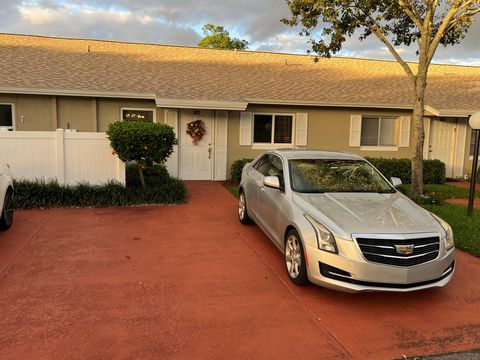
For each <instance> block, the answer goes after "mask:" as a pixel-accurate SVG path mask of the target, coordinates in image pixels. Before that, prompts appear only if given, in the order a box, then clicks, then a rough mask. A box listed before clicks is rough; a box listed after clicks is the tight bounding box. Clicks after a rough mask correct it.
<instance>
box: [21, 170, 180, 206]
mask: <svg viewBox="0 0 480 360" xmlns="http://www.w3.org/2000/svg"><path fill="white" fill-rule="evenodd" d="M139 166H140V165H130V166H128V167H127V174H126V180H127V186H126V187H123V186H122V185H121V184H119V183H117V182H114V181H112V182H109V183H106V184H104V185H90V184H86V183H80V184H77V185H73V186H72V185H60V184H59V183H58V182H57V181H45V180H36V181H28V180H21V181H14V187H15V198H14V205H15V207H16V208H17V209H35V208H44V209H47V208H59V207H63V208H68V207H111V206H131V205H144V204H155V205H166V204H182V203H185V202H186V201H187V195H188V194H187V189H186V188H185V184H184V183H183V182H182V181H180V180H178V179H174V178H171V177H170V176H169V175H168V172H167V170H166V169H165V167H164V166H160V165H155V166H153V167H151V168H148V169H147V170H146V172H145V183H146V187H145V188H142V187H140V181H139V178H138V172H137V171H138V167H139Z"/></svg>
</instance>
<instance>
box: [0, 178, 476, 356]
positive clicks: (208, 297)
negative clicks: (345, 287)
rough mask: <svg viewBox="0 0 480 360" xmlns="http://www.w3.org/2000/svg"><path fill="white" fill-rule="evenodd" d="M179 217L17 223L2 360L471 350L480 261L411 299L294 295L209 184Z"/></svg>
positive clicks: (163, 211)
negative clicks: (440, 284)
mask: <svg viewBox="0 0 480 360" xmlns="http://www.w3.org/2000/svg"><path fill="white" fill-rule="evenodd" d="M189 188H190V192H191V199H190V202H189V204H187V205H182V206H165V207H139V208H122V209H120V208H119V209H68V210H49V211H22V212H17V218H16V220H15V223H14V226H13V227H12V229H11V230H10V231H8V232H6V233H0V309H1V316H0V358H1V359H33V358H35V359H286V358H296V359H352V358H353V359H389V358H400V357H401V356H402V354H406V355H419V354H433V353H442V352H451V351H460V350H468V349H475V348H479V347H480V345H479V344H480V310H479V304H480V281H479V280H480V261H479V259H476V258H473V257H471V256H469V255H466V254H464V253H461V252H458V267H457V272H456V274H455V277H454V279H453V280H452V282H451V283H450V284H449V285H448V286H447V287H446V288H443V289H436V290H429V291H422V292H417V293H409V294H378V293H370V294H344V293H337V292H333V291H330V290H326V289H322V288H319V287H315V286H308V287H305V288H298V287H295V286H293V285H291V284H290V283H289V281H288V279H287V277H286V275H285V272H284V269H283V263H282V256H281V254H280V253H279V252H278V250H276V248H274V246H273V245H271V244H270V242H269V241H268V240H267V239H266V237H265V236H264V235H263V234H262V233H261V232H260V231H259V230H258V228H257V227H256V226H242V225H240V224H239V223H238V220H237V218H236V211H237V210H236V200H235V199H234V198H233V197H232V196H231V195H230V194H229V193H228V192H227V191H226V190H225V189H223V187H221V186H220V185H219V184H216V183H210V182H196V183H190V184H189Z"/></svg>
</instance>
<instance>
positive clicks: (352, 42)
mask: <svg viewBox="0 0 480 360" xmlns="http://www.w3.org/2000/svg"><path fill="white" fill-rule="evenodd" d="M0 3H1V4H2V6H1V7H0V32H6V33H17V34H34V35H47V36H60V37H77V38H94V39H107V40H119V41H131V42H148V43H160V44H174V45H189V46H195V45H196V44H197V43H198V41H199V40H200V39H201V38H202V30H201V28H202V25H204V24H207V23H212V24H215V25H223V26H225V28H226V29H227V30H228V31H229V32H230V33H231V35H233V36H235V37H239V38H242V39H246V40H248V41H249V42H250V47H249V48H250V50H261V51H274V52H288V53H300V54H305V53H306V52H307V50H308V49H309V45H308V43H307V39H306V38H304V37H301V36H299V35H298V29H292V28H290V27H288V26H287V25H284V24H282V23H281V22H280V19H282V18H284V17H288V16H289V14H290V12H289V9H288V7H287V5H286V2H285V0H221V1H219V0H76V1H73V0H23V1H22V0H0ZM479 45H480V16H477V20H476V22H474V24H473V26H472V28H471V29H470V31H469V33H468V34H467V37H466V38H465V39H464V40H463V41H462V43H461V44H460V45H456V46H454V47H448V48H440V49H439V50H438V52H437V55H436V57H435V59H434V62H436V63H447V64H463V65H480V46H479ZM400 53H401V54H402V56H403V57H404V58H405V59H406V60H415V58H416V57H415V51H414V49H413V47H412V48H402V49H400ZM338 55H340V56H351V57H360V58H375V59H387V60H390V59H392V56H391V55H390V53H389V52H388V50H387V49H386V48H385V47H384V46H383V44H381V43H380V42H379V41H378V40H377V39H376V38H374V37H371V38H369V39H367V40H365V41H363V42H360V41H359V40H358V39H357V38H351V39H349V40H347V42H346V43H345V44H344V46H343V49H342V51H341V52H340V53H339V54H338Z"/></svg>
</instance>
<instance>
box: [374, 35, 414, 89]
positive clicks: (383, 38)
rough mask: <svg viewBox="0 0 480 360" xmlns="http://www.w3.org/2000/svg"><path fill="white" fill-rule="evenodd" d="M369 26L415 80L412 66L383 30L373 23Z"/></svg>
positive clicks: (411, 78)
mask: <svg viewBox="0 0 480 360" xmlns="http://www.w3.org/2000/svg"><path fill="white" fill-rule="evenodd" d="M367 26H368V28H369V29H370V30H371V31H372V33H373V34H375V36H376V37H378V38H379V40H380V41H381V42H382V43H384V44H385V46H386V47H387V49H388V51H390V53H391V54H392V55H393V57H394V58H395V60H397V61H398V63H399V64H400V65H401V66H402V68H403V70H405V72H406V73H407V75H408V77H409V78H410V80H412V81H415V74H414V73H413V71H412V69H411V68H410V66H408V64H407V63H406V62H405V60H403V59H402V57H401V56H400V54H399V53H398V52H397V50H395V48H394V47H393V45H392V44H391V43H390V42H389V41H388V39H387V37H386V36H385V35H384V34H383V32H382V31H381V30H380V29H379V28H378V27H376V26H372V25H367Z"/></svg>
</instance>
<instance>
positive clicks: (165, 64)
mask: <svg viewBox="0 0 480 360" xmlns="http://www.w3.org/2000/svg"><path fill="white" fill-rule="evenodd" d="M0 79H1V81H0V127H4V128H7V129H10V130H17V131H20V130H34V131H45V130H50V131H51V130H54V129H56V128H71V129H77V130H78V131H90V132H104V131H105V130H106V129H107V126H108V124H109V123H111V122H113V121H118V120H121V119H132V118H134V119H135V118H140V119H142V120H143V121H154V122H159V123H167V124H169V125H171V126H173V127H174V128H175V130H176V132H177V134H178V137H179V145H178V149H177V150H176V151H175V153H174V155H173V157H172V158H171V159H170V160H169V163H168V167H169V170H170V172H171V173H172V174H173V175H176V176H179V177H181V178H183V179H206V180H210V179H215V180H222V179H225V178H226V177H227V176H228V175H227V174H228V169H229V168H230V165H231V163H232V162H233V161H234V160H236V159H239V158H244V157H254V156H256V155H257V154H259V153H260V152H261V151H263V150H265V149H272V148H281V147H288V148H291V147H296V148H309V149H325V150H339V151H348V152H352V153H357V154H360V155H362V156H383V157H396V158H400V157H410V156H411V154H412V151H413V149H412V137H413V129H412V126H411V125H412V124H411V113H412V111H411V109H412V106H411V104H412V91H411V88H410V85H409V82H408V80H407V77H406V75H405V74H404V73H403V70H402V69H401V67H400V66H399V65H398V64H397V63H396V62H392V61H380V60H362V59H351V58H332V59H319V61H318V62H317V63H315V62H314V61H313V57H310V56H302V55H290V54H276V53H262V52H244V51H229V50H211V49H200V48H191V47H180V46H164V45H149V44H132V43H121V42H110V41H98V40H77V39H60V38H48V37H39V36H23V35H9V34H3V35H0ZM478 110H480V67H467V66H449V65H432V67H431V70H430V77H429V83H428V91H427V98H426V114H425V128H426V139H425V158H429V159H440V160H442V161H443V162H445V163H446V164H447V176H448V177H463V176H464V175H468V174H469V172H470V168H471V158H472V157H471V154H472V149H471V144H472V143H473V141H472V139H471V131H470V129H469V128H468V126H467V119H468V116H469V115H471V114H472V113H473V112H475V111H478ZM198 119H201V120H203V121H204V123H205V124H206V127H207V133H206V135H205V137H204V138H203V139H202V141H200V142H199V143H198V145H195V146H194V145H193V144H192V140H191V138H190V137H189V135H187V134H186V131H185V129H186V124H188V123H189V122H191V121H193V120H198Z"/></svg>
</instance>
